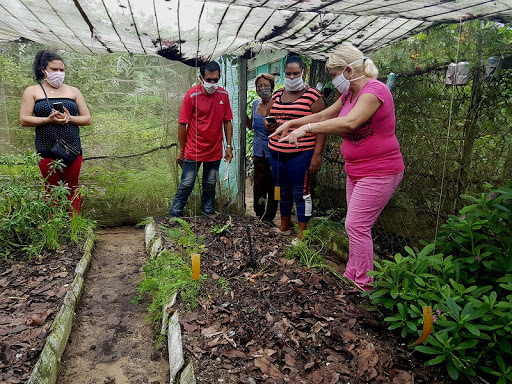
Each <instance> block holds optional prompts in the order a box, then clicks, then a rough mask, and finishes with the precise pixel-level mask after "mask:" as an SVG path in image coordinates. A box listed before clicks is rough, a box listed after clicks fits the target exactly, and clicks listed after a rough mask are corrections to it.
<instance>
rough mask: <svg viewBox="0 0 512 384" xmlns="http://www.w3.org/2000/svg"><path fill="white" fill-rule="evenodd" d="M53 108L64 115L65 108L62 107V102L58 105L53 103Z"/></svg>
mask: <svg viewBox="0 0 512 384" xmlns="http://www.w3.org/2000/svg"><path fill="white" fill-rule="evenodd" d="M52 107H53V109H55V110H56V111H57V112H60V113H64V106H63V105H62V103H61V102H60V101H59V102H57V103H53V105H52Z"/></svg>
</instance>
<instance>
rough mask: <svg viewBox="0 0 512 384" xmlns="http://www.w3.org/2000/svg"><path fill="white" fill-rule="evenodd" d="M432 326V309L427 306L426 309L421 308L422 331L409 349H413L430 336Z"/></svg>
mask: <svg viewBox="0 0 512 384" xmlns="http://www.w3.org/2000/svg"><path fill="white" fill-rule="evenodd" d="M433 325H434V318H433V317H432V307H431V306H430V305H429V306H428V307H423V330H422V331H421V335H420V337H419V338H418V340H416V341H415V342H414V344H411V345H410V346H411V347H414V346H416V345H418V344H421V343H423V342H424V341H425V340H427V338H428V337H429V335H430V332H432V326H433Z"/></svg>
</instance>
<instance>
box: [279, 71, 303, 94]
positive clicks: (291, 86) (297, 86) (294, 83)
mask: <svg viewBox="0 0 512 384" xmlns="http://www.w3.org/2000/svg"><path fill="white" fill-rule="evenodd" d="M303 73H304V71H302V73H301V75H300V76H299V77H296V78H295V79H289V78H287V77H285V79H284V88H285V89H286V90H287V91H291V92H294V91H300V90H302V89H304V87H305V86H306V85H305V84H304V79H303V78H302V74H303Z"/></svg>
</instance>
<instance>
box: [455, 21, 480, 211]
mask: <svg viewBox="0 0 512 384" xmlns="http://www.w3.org/2000/svg"><path fill="white" fill-rule="evenodd" d="M482 30H483V21H481V22H480V28H479V30H478V35H477V40H476V50H477V53H478V58H479V60H478V66H476V68H475V69H474V71H473V84H472V87H471V102H470V106H469V110H468V114H467V117H466V121H465V122H464V144H463V148H462V155H461V158H460V173H459V183H458V185H457V189H456V191H457V192H456V193H457V194H456V195H455V196H454V199H453V201H454V202H455V206H454V207H453V212H454V213H455V212H457V209H458V208H462V205H463V201H462V199H461V198H460V195H461V194H463V193H466V189H467V187H468V181H469V172H470V169H471V165H472V156H473V147H474V145H475V139H476V136H477V134H478V133H479V132H478V115H479V112H480V103H481V101H482V95H483V82H484V68H483V66H482V64H481V63H482V51H483V49H482V47H483V42H482V41H483V38H482V34H483V32H482Z"/></svg>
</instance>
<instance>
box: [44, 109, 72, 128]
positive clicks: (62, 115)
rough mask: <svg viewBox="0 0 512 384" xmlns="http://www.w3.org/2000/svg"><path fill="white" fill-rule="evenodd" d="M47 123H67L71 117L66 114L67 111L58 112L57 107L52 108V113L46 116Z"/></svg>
mask: <svg viewBox="0 0 512 384" xmlns="http://www.w3.org/2000/svg"><path fill="white" fill-rule="evenodd" d="M46 121H47V123H46V124H60V125H64V124H67V123H68V121H69V119H68V117H67V116H66V112H58V111H56V110H55V109H53V110H52V113H50V116H48V117H47V118H46Z"/></svg>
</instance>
